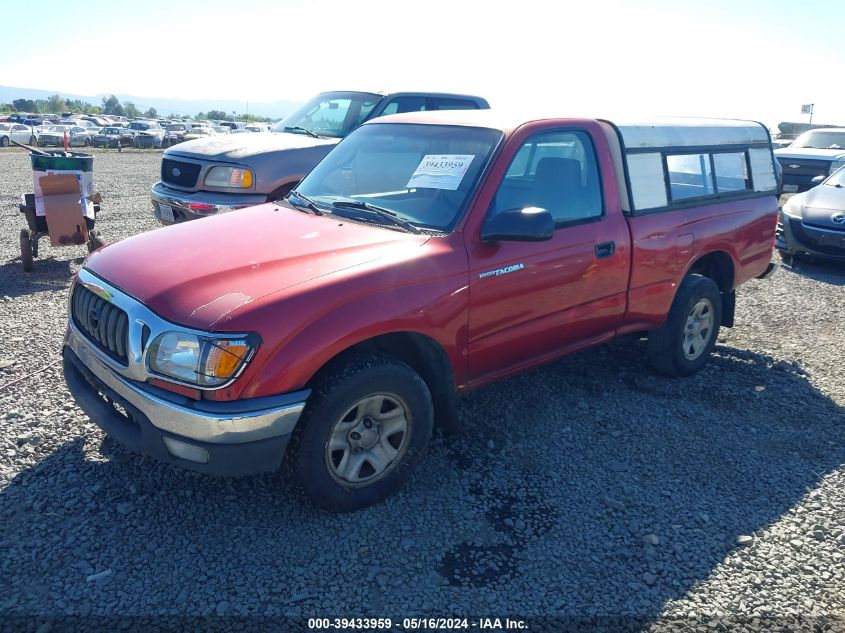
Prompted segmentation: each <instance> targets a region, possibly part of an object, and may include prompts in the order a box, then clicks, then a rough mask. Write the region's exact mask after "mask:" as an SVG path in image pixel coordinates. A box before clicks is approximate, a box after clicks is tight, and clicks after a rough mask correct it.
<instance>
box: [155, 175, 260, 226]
mask: <svg viewBox="0 0 845 633" xmlns="http://www.w3.org/2000/svg"><path fill="white" fill-rule="evenodd" d="M150 198H151V199H152V203H153V213H154V214H155V216H156V219H157V220H158V221H159V222H161V223H162V224H172V222H170V221H167V220H163V219H162V217H161V208H160V206H159V205H161V204H166V205H168V206H170V207H171V208H172V209H173V215H174V220H175V222H177V223H178V222H184V221H187V220H196V219H199V218H204V217H207V216H209V215H215V214H217V213H226V212H228V211H234V210H236V209H242V208H244V207H253V206H255V205H257V204H264V203H265V202H267V194H255V193H250V194H241V193H222V192H215V191H193V192H192V191H180V190H178V189H172V188H170V187H168V186H167V185H165V184H164V183H162V182H161V181H159V182H157V183H156V184H155V185H153V188H152V190H151V191H150ZM192 203H193V204H205V205H209V206H211V207H213V209H212V210H209V211H202V212H198V211H193V210H191V208H190V205H191V204H192Z"/></svg>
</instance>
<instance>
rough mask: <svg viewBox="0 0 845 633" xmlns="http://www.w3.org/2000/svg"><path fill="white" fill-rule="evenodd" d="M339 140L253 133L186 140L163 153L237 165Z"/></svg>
mask: <svg viewBox="0 0 845 633" xmlns="http://www.w3.org/2000/svg"><path fill="white" fill-rule="evenodd" d="M339 140H340V139H337V138H313V137H311V136H308V135H306V134H292V133H289V132H250V133H249V134H234V135H231V134H221V135H219V136H212V137H208V138H201V139H196V140H193V141H187V142H186V143H183V144H182V145H180V146H179V147H178V148H173V149H172V150H167V151H166V152H164V154H165V156H166V157H171V156H184V157H186V158H191V157H193V158H203V159H205V160H215V161H222V162H238V161H240V160H243V159H244V158H249V157H250V156H257V155H259V154H265V153H270V152H278V151H279V150H287V149H303V148H308V147H316V146H318V145H336V144H337V143H338V141H339Z"/></svg>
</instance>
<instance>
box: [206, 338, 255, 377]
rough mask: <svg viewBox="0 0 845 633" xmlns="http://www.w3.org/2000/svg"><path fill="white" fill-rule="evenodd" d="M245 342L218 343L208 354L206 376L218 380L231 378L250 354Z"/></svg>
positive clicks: (215, 343)
mask: <svg viewBox="0 0 845 633" xmlns="http://www.w3.org/2000/svg"><path fill="white" fill-rule="evenodd" d="M249 349H250V348H249V346H248V345H247V344H246V342H245V341H216V342H214V343H213V346H212V347H211V349H210V350H209V352H208V360H206V363H205V367H206V374H207V375H209V376H214V377H216V378H231V377H232V376H233V375H234V374H235V372H236V371H237V370H238V368H239V367H240V366H241V363H243V361H244V360H245V359H246V356H247V354H249Z"/></svg>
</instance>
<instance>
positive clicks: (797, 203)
mask: <svg viewBox="0 0 845 633" xmlns="http://www.w3.org/2000/svg"><path fill="white" fill-rule="evenodd" d="M801 206H802V205H801V199H800V198H799V197H798V196H793V197H792V198H790V199H789V200H787V201H786V204H785V205H783V213H784V215H788V216H789V217H791V218H795V219H798V220H800V219H801Z"/></svg>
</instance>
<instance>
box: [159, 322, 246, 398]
mask: <svg viewBox="0 0 845 633" xmlns="http://www.w3.org/2000/svg"><path fill="white" fill-rule="evenodd" d="M256 346H257V341H256V340H255V337H254V336H247V337H239V338H226V337H216V336H199V335H195V334H190V333H187V332H164V333H163V334H159V335H158V336H157V337H156V338H155V340H154V341H153V342H152V344H151V345H150V350H149V353H148V354H147V368H148V369H149V370H150V372H152V373H154V374H158V375H160V376H164V377H167V378H171V379H173V380H176V381H179V382H182V383H186V384H189V385H193V386H198V387H219V386H221V385H223V384H225V383H227V382H229V381H230V380H231V379H232V378H234V377H235V376H237V375H238V373H239V372H240V371H241V369H243V367H244V366H245V365H246V364H247V363H248V362H249V361H250V359H251V358H252V355H253V353H254V352H255V348H256Z"/></svg>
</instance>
